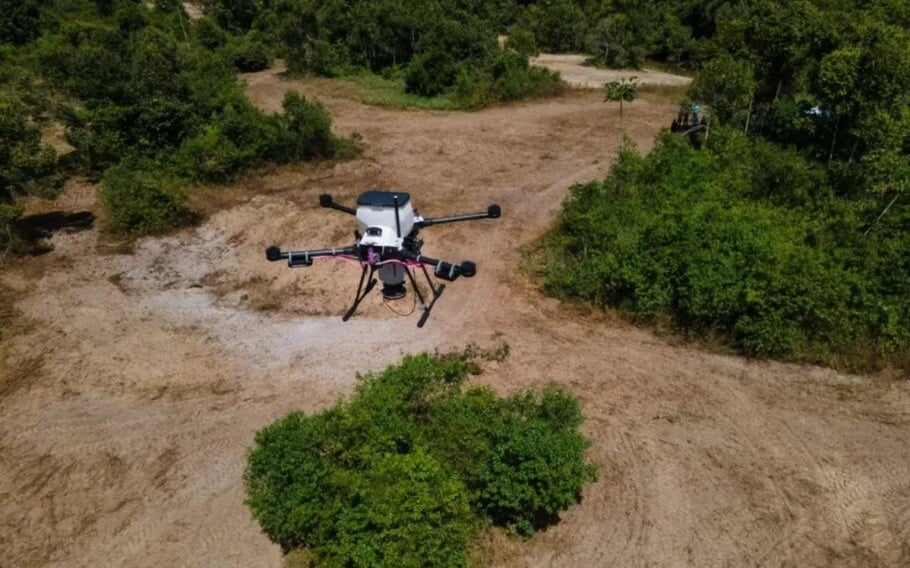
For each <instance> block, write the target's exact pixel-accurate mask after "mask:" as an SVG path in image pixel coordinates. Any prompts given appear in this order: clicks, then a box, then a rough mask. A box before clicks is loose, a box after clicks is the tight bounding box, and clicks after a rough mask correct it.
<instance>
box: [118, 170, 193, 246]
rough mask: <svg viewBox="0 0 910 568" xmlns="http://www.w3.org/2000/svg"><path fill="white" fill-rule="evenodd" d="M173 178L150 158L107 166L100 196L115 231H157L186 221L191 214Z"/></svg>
mask: <svg viewBox="0 0 910 568" xmlns="http://www.w3.org/2000/svg"><path fill="white" fill-rule="evenodd" d="M176 187H177V181H176V180H175V179H174V178H173V177H171V176H169V175H168V174H166V173H164V172H163V171H162V167H161V166H160V165H159V164H156V163H153V162H151V163H150V162H140V163H131V162H127V163H124V164H120V165H117V166H114V167H111V168H109V169H108V170H107V171H106V172H105V174H104V179H103V181H102V184H101V200H102V203H103V204H104V207H105V210H106V212H107V216H108V223H109V228H110V230H111V231H113V232H115V233H160V232H162V231H165V230H167V229H170V228H172V227H177V226H180V225H184V224H187V223H189V222H191V221H192V219H193V216H192V214H191V213H190V211H189V209H188V208H187V206H186V198H185V197H184V196H183V194H181V193H180V192H179V191H178V190H177V189H176Z"/></svg>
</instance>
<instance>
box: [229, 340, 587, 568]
mask: <svg viewBox="0 0 910 568" xmlns="http://www.w3.org/2000/svg"><path fill="white" fill-rule="evenodd" d="M471 368H473V365H472V364H470V362H466V361H465V360H464V359H462V358H458V357H432V356H429V355H426V354H423V355H418V356H413V357H411V356H409V357H405V358H404V360H403V361H402V363H401V364H399V365H395V366H391V367H389V368H387V369H386V370H385V371H383V372H381V373H373V374H369V375H367V376H366V377H363V378H362V379H361V382H360V384H359V386H358V388H357V392H356V394H355V395H354V396H353V397H352V398H351V399H349V400H347V401H341V402H339V403H338V404H336V405H335V406H334V407H332V408H330V409H328V410H326V411H323V412H320V413H318V414H315V415H313V416H310V417H307V416H304V415H303V414H301V413H299V412H294V413H291V414H289V415H288V416H286V417H284V418H282V419H280V420H279V421H277V422H275V423H273V424H271V425H270V426H267V427H266V428H264V429H263V430H262V431H260V432H259V433H257V434H256V440H255V445H254V447H253V449H252V451H251V452H250V456H249V463H248V466H247V471H246V475H245V479H246V484H247V491H248V499H247V505H248V506H249V507H250V509H251V510H252V512H253V515H254V517H255V518H256V519H257V520H259V522H260V523H261V525H262V527H263V529H264V530H265V532H266V533H267V534H268V535H269V536H270V537H271V538H272V540H274V541H275V542H278V543H279V544H281V546H282V547H283V548H284V549H285V550H286V551H287V550H291V549H294V548H301V547H306V548H309V549H310V551H311V552H312V554H313V557H312V558H313V560H314V562H315V563H316V564H319V565H327V566H464V565H466V563H467V553H466V549H467V545H468V542H469V539H470V538H471V536H472V535H474V534H475V533H476V531H477V530H478V529H479V528H480V527H481V526H482V525H483V524H484V522H490V521H492V522H494V523H498V524H501V525H507V526H512V527H514V528H515V529H516V530H517V531H518V532H521V533H522V534H530V533H532V532H533V530H534V529H536V528H541V527H544V526H546V525H548V524H551V523H553V522H555V521H556V520H557V519H558V513H559V511H562V510H565V509H566V508H568V507H569V506H571V505H572V504H574V503H576V502H577V501H578V499H579V495H580V492H581V488H582V486H583V485H584V484H585V483H586V482H588V481H590V480H592V479H594V477H595V472H594V469H593V467H592V466H590V465H588V464H586V463H585V462H584V450H585V448H586V447H587V445H588V442H587V441H586V440H585V439H584V438H582V437H581V436H580V435H579V434H578V431H577V429H578V426H579V425H580V424H581V420H582V418H581V414H580V412H579V410H578V403H577V401H575V399H574V398H572V397H571V396H569V395H568V394H567V393H565V391H563V390H561V389H558V388H555V387H551V388H550V389H547V390H545V391H543V392H542V393H534V392H531V391H528V392H526V393H522V394H520V395H518V396H515V397H512V398H510V399H505V400H504V399H500V398H498V397H496V396H495V395H494V394H493V393H492V391H490V390H488V389H480V388H475V389H469V390H467V391H465V392H462V384H463V382H464V379H465V376H466V373H467V372H468V371H469V370H470V369H471Z"/></svg>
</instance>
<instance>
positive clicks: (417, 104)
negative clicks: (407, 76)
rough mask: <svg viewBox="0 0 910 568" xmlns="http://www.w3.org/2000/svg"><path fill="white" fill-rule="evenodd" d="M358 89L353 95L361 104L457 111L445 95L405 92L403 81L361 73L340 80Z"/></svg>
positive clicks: (452, 101)
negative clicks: (421, 94)
mask: <svg viewBox="0 0 910 568" xmlns="http://www.w3.org/2000/svg"><path fill="white" fill-rule="evenodd" d="M340 81H343V82H348V83H350V84H352V85H355V86H357V87H358V90H357V91H356V92H355V93H353V94H354V96H355V97H356V98H357V99H358V100H359V101H360V102H362V103H363V104H367V105H372V106H380V107H386V108H394V109H409V108H418V109H427V110H458V109H460V108H461V106H460V105H458V103H456V102H455V101H454V100H452V99H451V98H449V97H448V96H447V95H445V94H443V95H439V96H436V97H422V96H420V95H414V94H411V93H406V92H405V84H404V79H387V78H385V77H382V76H380V75H376V74H374V73H369V72H363V73H359V74H357V75H349V76H346V77H343V78H341V79H340Z"/></svg>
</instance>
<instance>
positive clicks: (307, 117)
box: [279, 91, 337, 161]
mask: <svg viewBox="0 0 910 568" xmlns="http://www.w3.org/2000/svg"><path fill="white" fill-rule="evenodd" d="M281 106H282V108H284V118H285V120H286V121H287V139H286V140H285V143H284V146H283V150H282V152H283V153H284V154H283V156H282V158H283V160H284V161H289V160H309V159H313V158H331V157H332V156H334V155H335V150H336V147H337V139H336V138H335V135H334V134H332V118H331V117H330V116H329V113H327V112H326V110H325V107H323V106H322V104H321V103H319V102H311V101H308V100H307V99H306V97H304V96H302V95H300V94H298V93H295V92H293V91H288V92H287V93H286V94H285V95H284V100H283V101H282V103H281ZM279 161H282V160H279Z"/></svg>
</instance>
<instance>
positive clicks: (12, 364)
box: [0, 71, 910, 567]
mask: <svg viewBox="0 0 910 568" xmlns="http://www.w3.org/2000/svg"><path fill="white" fill-rule="evenodd" d="M246 78H247V82H248V92H249V94H250V96H251V98H252V99H253V100H254V101H255V102H256V103H257V104H259V105H260V106H262V107H264V108H267V109H272V110H275V109H277V108H279V106H280V101H281V98H282V96H283V94H284V91H285V90H286V89H288V88H296V89H299V90H301V91H302V92H304V93H305V94H307V95H319V96H320V98H321V99H323V100H324V101H325V103H326V106H327V107H328V109H329V110H330V112H331V114H332V116H333V117H334V119H335V124H336V128H337V129H338V130H339V131H340V132H342V133H345V134H350V133H352V132H355V131H356V132H358V133H360V134H361V135H362V137H363V143H364V146H365V152H364V154H363V156H362V157H361V158H359V159H357V160H353V161H350V162H344V163H340V164H337V165H331V164H322V165H316V166H307V165H300V166H293V167H286V168H278V169H274V170H272V171H268V172H264V173H262V174H261V175H260V176H258V177H250V178H247V179H245V180H243V181H241V182H239V183H238V184H236V186H235V187H233V188H230V189H228V188H212V189H210V190H209V189H206V190H205V192H204V193H205V195H207V196H208V197H209V198H210V199H211V201H212V206H211V210H212V211H213V214H212V215H211V216H210V217H209V218H208V220H207V221H206V222H205V223H203V224H202V225H201V226H199V227H196V228H193V229H187V230H182V231H179V232H177V233H175V234H173V235H170V236H167V237H162V238H146V239H141V240H139V241H138V242H136V243H135V244H134V245H130V243H118V242H116V241H114V240H112V239H111V238H110V237H104V236H100V235H99V234H98V233H97V231H95V230H83V231H80V232H69V233H63V232H61V233H58V234H57V235H56V236H55V237H54V239H53V244H54V246H55V249H54V251H53V252H51V253H49V254H46V255H44V256H41V257H37V258H32V259H26V260H25V261H23V262H21V263H20V264H18V265H17V266H15V267H13V268H12V269H10V270H8V271H6V272H4V273H3V274H0V283H2V284H3V285H4V286H6V287H7V288H10V289H12V290H13V291H14V292H15V295H16V297H17V298H18V300H17V303H16V306H17V308H18V310H19V311H20V312H21V313H22V314H23V316H24V317H25V319H27V320H28V323H27V324H26V325H27V329H26V330H25V331H24V332H23V333H22V334H20V335H18V336H15V337H13V338H12V339H10V340H7V341H5V344H3V345H0V348H2V353H0V354H5V359H4V367H3V368H2V369H0V559H2V561H0V563H2V564H3V565H8V566H17V567H27V566H44V565H53V566H107V565H111V566H244V567H247V566H276V567H277V566H280V565H281V562H282V559H281V553H280V550H279V548H278V547H277V546H276V545H274V544H272V543H271V542H270V541H269V540H268V539H267V538H266V537H265V536H264V535H263V534H262V532H261V531H260V529H259V527H258V525H257V524H256V523H255V522H254V521H253V520H252V519H251V516H250V513H249V511H248V510H247V509H246V507H245V506H244V505H243V500H244V488H243V480H242V473H243V469H244V466H245V459H246V453H247V450H248V448H249V446H250V444H251V442H252V438H253V433H254V432H255V431H256V430H257V429H259V428H261V427H263V426H264V425H266V424H268V423H269V422H271V421H272V420H274V419H275V418H277V417H279V416H281V415H283V414H284V413H286V412H287V411H289V410H291V409H303V410H306V411H313V410H316V409H319V408H323V407H325V406H327V405H329V404H331V403H332V402H333V401H334V400H335V398H336V397H338V396H341V395H344V394H346V393H350V392H351V390H352V388H353V386H354V384H355V382H354V374H355V373H356V372H358V371H367V370H371V369H379V368H382V367H383V366H385V365H387V364H389V363H391V362H394V361H396V360H398V359H399V358H400V356H401V355H402V354H403V353H409V352H416V351H420V350H432V349H435V348H441V349H447V348H450V347H461V346H464V345H465V344H466V343H467V342H471V341H472V342H476V343H478V344H480V345H481V346H495V345H496V344H497V343H498V342H499V341H501V340H504V341H507V342H508V343H509V345H510V346H511V356H510V357H509V358H508V359H507V360H506V361H505V362H504V363H501V364H494V365H492V366H490V367H489V368H488V371H487V372H486V373H485V374H483V375H481V376H479V377H477V378H476V381H478V382H480V383H484V384H489V385H491V386H492V387H493V388H495V389H496V390H497V391H499V392H500V393H503V394H505V393H511V392H515V391H516V390H518V389H520V388H522V387H526V386H532V385H543V384H545V383H547V382H549V381H554V380H555V381H559V382H561V383H563V384H565V385H566V386H567V387H568V388H569V389H571V390H572V391H573V392H574V393H576V394H577V395H578V396H579V397H580V399H581V403H582V408H583V411H584V413H585V415H586V417H587V421H586V423H585V425H584V426H583V430H584V432H585V434H586V435H588V436H589V437H591V438H592V439H593V441H594V445H593V447H592V448H591V456H592V458H593V460H594V461H595V462H596V463H598V464H599V465H600V466H601V469H602V477H601V480H600V481H599V482H598V483H596V484H593V485H591V486H589V487H588V488H587V490H586V491H585V494H584V500H583V502H582V504H581V505H579V506H576V507H574V508H572V509H571V510H570V511H569V512H568V513H566V514H565V515H564V516H563V519H562V522H561V523H560V524H559V525H557V526H555V527H553V528H551V529H550V530H548V531H546V532H545V533H542V534H539V535H537V536H535V537H534V538H533V539H531V540H530V541H527V542H524V541H520V540H512V539H509V538H507V537H506V536H504V535H503V534H501V533H498V532H494V533H492V534H490V535H488V536H487V537H486V538H485V540H484V541H483V544H482V546H481V548H480V550H478V551H477V554H478V555H479V556H480V558H481V559H482V563H483V564H484V565H491V566H516V567H517V566H566V567H575V566H645V565H651V566H682V565H694V566H726V565H731V566H744V565H761V566H781V565H790V566H830V565H842V566H907V565H910V444H908V443H907V440H908V439H910V381H906V380H904V381H900V380H891V379H887V378H879V377H863V376H851V375H844V374H840V373H838V372H835V371H832V370H828V369H822V368H815V367H804V366H797V365H785V364H779V363H773V362H759V361H749V360H746V359H743V358H740V357H734V356H727V355H722V354H716V353H710V352H706V351H703V350H699V349H697V348H695V347H693V346H687V345H679V344H678V343H679V342H678V341H676V340H673V339H672V338H670V339H662V338H658V337H655V336H654V335H653V334H652V333H650V332H649V331H647V330H640V329H637V328H635V327H633V326H631V325H628V324H625V323H622V322H617V321H615V320H614V319H613V318H611V317H609V316H606V315H603V314H599V313H585V311H584V310H583V309H580V308H576V307H572V306H568V305H565V304H561V303H560V302H558V301H556V300H553V299H549V298H546V297H544V296H542V295H541V294H540V293H539V292H538V291H537V290H536V288H535V285H534V283H533V282H532V281H531V280H530V279H529V278H528V277H527V276H525V275H524V274H523V273H522V272H521V271H520V265H521V264H522V254H521V253H520V248H521V247H522V246H523V245H525V244H527V243H529V242H531V241H533V240H534V239H535V238H536V237H537V236H538V235H539V234H540V233H541V232H542V231H543V230H544V229H545V228H546V227H547V225H548V224H549V223H550V222H551V221H552V219H553V216H554V214H555V212H556V211H558V209H559V206H560V202H561V200H562V199H563V198H564V196H565V195H566V193H567V190H568V188H569V186H570V185H571V184H572V183H573V182H576V181H587V180H591V179H593V178H597V177H600V176H603V175H604V174H605V173H606V172H607V170H608V169H609V165H610V162H611V160H612V157H613V156H614V154H615V152H616V150H617V148H618V147H619V145H620V143H621V139H622V133H621V132H620V131H619V130H618V125H619V116H618V107H617V106H616V105H614V104H605V103H603V102H602V94H600V93H598V92H596V91H585V90H580V91H572V92H570V93H569V94H567V95H565V96H563V97H560V98H555V99H550V100H542V101H534V102H525V103H520V104H515V105H508V106H500V107H496V108H491V109H487V110H483V111H480V112H476V113H460V112H441V111H413V110H412V111H403V110H390V109H380V108H372V107H366V106H363V105H361V104H359V103H357V102H354V101H352V100H351V99H350V97H345V96H341V95H340V94H338V93H334V92H333V91H332V88H331V87H330V86H326V84H325V83H324V82H323V83H318V82H317V83H307V82H297V81H286V80H284V79H281V78H280V77H278V76H277V75H276V73H275V72H274V71H266V72H262V73H258V74H254V75H248V76H247V77H246ZM598 80H599V79H598ZM675 112H676V106H675V104H673V102H672V101H668V100H667V99H666V98H665V97H661V96H659V95H658V94H656V93H650V94H649V93H643V94H642V95H641V97H640V98H639V99H637V100H636V101H635V102H633V103H632V104H630V105H628V109H627V111H626V118H625V120H624V124H625V127H626V132H627V134H628V135H629V136H630V137H631V138H632V139H634V140H635V141H636V142H637V143H638V144H639V145H640V146H641V147H643V148H647V147H648V146H649V145H650V144H651V141H652V139H653V137H654V135H655V133H656V132H657V130H658V129H659V128H660V127H663V126H667V125H668V124H669V121H670V120H671V119H672V118H673V116H674V115H675ZM367 188H401V189H403V190H405V191H409V192H410V193H411V195H412V199H413V200H414V202H415V204H416V205H417V207H419V208H420V210H421V212H422V213H423V214H425V215H429V216H433V215H445V214H450V213H457V212H464V211H475V210H483V209H484V208H485V207H486V206H487V205H488V204H490V203H499V204H500V205H502V208H503V217H502V218H501V219H499V220H497V221H479V222H476V223H465V224H456V225H451V226H441V227H434V228H431V229H428V230H427V231H426V233H425V237H426V240H427V244H426V245H425V248H424V252H425V253H426V254H427V255H430V256H434V257H443V258H446V259H450V260H453V261H456V262H457V261H461V260H466V259H467V260H473V261H476V262H477V264H478V274H477V277H475V278H474V279H463V280H459V281H458V282H456V283H454V284H452V285H450V286H448V288H447V289H446V292H445V294H444V295H443V297H442V298H441V299H440V301H439V302H438V303H437V305H436V307H435V308H434V313H433V315H432V317H431V318H430V320H429V322H428V323H427V326H426V327H425V328H424V329H423V330H418V329H417V328H416V321H417V317H416V315H413V316H411V317H409V318H401V317H398V316H396V315H395V314H394V313H392V311H391V310H390V309H388V307H387V306H384V305H383V304H382V302H381V300H380V296H379V294H378V293H374V294H373V295H372V296H371V297H369V298H368V299H367V300H366V301H365V302H364V305H363V306H362V308H361V310H360V313H359V314H358V316H357V317H355V318H354V319H352V320H351V321H349V322H348V323H342V322H341V317H340V316H341V314H342V313H343V311H344V309H345V307H346V306H347V303H348V302H349V301H350V299H351V297H352V295H353V292H354V289H355V288H356V285H357V277H358V271H357V270H356V269H354V268H352V267H350V266H348V265H346V264H344V263H330V262H324V263H320V264H317V265H315V266H314V267H312V268H310V269H306V270H296V271H291V270H289V269H287V268H286V267H285V266H284V265H282V264H280V263H269V262H267V261H266V260H265V258H264V252H263V251H264V249H265V247H266V246H268V245H270V244H279V245H281V246H282V247H288V248H290V247H295V248H303V247H307V246H323V245H332V244H339V245H344V244H348V243H349V242H350V240H351V238H352V231H353V228H354V225H353V220H352V219H351V218H350V217H347V216H345V215H343V214H341V213H336V212H329V211H326V210H320V209H319V208H318V206H317V199H316V198H317V195H318V194H320V193H323V192H331V193H333V194H334V195H335V196H336V198H337V200H338V201H339V202H342V203H348V204H350V203H352V202H353V198H354V197H355V196H356V195H357V194H358V193H359V192H360V191H362V190H364V189H367ZM52 206H53V207H54V208H62V209H66V210H70V211H84V210H89V211H93V210H95V208H96V203H95V192H94V188H93V187H92V186H91V185H88V184H85V183H76V182H74V183H71V184H70V186H69V188H68V190H67V193H66V194H65V195H64V196H63V197H62V198H61V200H60V201H59V202H58V203H56V204H52ZM409 302H410V299H408V300H405V301H403V302H400V303H399V305H398V306H396V309H399V310H402V309H410V305H411V304H410V303H409Z"/></svg>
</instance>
